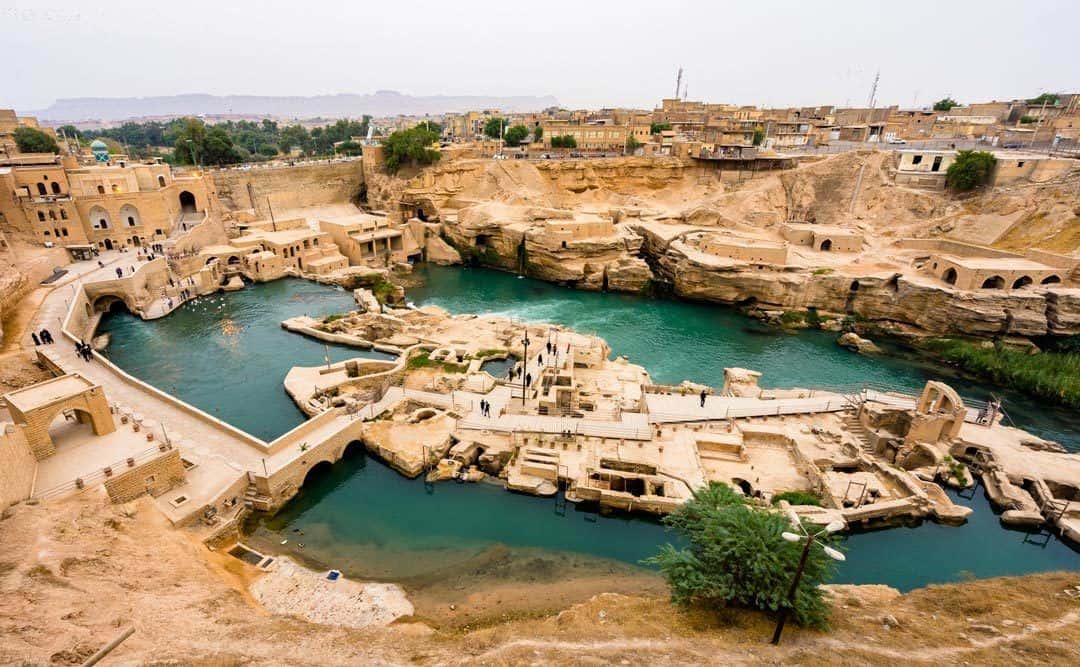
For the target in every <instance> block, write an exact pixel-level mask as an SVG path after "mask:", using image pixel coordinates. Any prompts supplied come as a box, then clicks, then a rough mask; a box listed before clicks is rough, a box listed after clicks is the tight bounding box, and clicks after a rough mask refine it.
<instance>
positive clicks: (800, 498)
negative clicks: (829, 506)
mask: <svg viewBox="0 0 1080 667" xmlns="http://www.w3.org/2000/svg"><path fill="white" fill-rule="evenodd" d="M781 500H786V501H788V502H789V503H791V504H792V505H814V506H815V507H821V498H818V497H817V496H816V495H814V494H813V493H809V492H807V491H783V492H781V493H778V494H776V495H775V496H773V498H772V504H773V505H779V504H780V501H781Z"/></svg>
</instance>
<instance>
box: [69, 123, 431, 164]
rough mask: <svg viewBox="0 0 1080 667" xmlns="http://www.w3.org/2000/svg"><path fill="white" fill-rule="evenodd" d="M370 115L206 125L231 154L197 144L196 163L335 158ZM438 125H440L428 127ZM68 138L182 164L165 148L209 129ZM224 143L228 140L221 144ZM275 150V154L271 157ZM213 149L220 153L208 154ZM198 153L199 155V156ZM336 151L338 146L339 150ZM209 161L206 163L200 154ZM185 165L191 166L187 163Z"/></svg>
mask: <svg viewBox="0 0 1080 667" xmlns="http://www.w3.org/2000/svg"><path fill="white" fill-rule="evenodd" d="M370 121H371V116H364V117H363V118H362V119H361V120H359V121H355V120H348V119H342V120H338V121H336V122H334V123H332V124H330V125H324V126H321V127H315V128H312V129H311V130H308V129H307V128H305V127H304V126H302V125H288V126H284V127H281V126H279V125H278V124H277V122H276V121H272V120H270V119H266V118H264V119H263V120H262V121H259V122H256V121H250V120H241V121H228V122H225V123H216V124H214V125H213V126H210V127H211V128H213V129H216V130H218V131H219V132H216V133H214V134H215V141H217V142H221V143H225V144H227V145H228V146H230V147H231V148H232V151H233V152H231V153H230V152H229V151H227V150H220V149H221V146H216V147H214V146H212V147H206V146H203V145H201V144H200V145H198V146H196V148H195V154H196V155H197V156H198V158H199V162H200V164H229V163H230V162H228V161H222V159H224V160H229V159H231V160H233V161H235V162H241V161H249V160H253V161H258V160H265V159H268V158H270V157H273V156H275V155H278V154H279V153H289V152H290V151H292V149H294V148H299V149H300V150H301V152H303V153H304V154H305V155H307V156H310V157H317V156H329V155H334V154H335V151H334V144H336V143H340V142H343V141H344V142H350V141H351V140H352V138H353V137H363V136H365V135H366V134H367V131H368V125H369V123H370ZM193 124H197V125H199V126H202V130H201V131H196V130H194V128H193ZM431 125H432V126H437V125H438V123H431ZM60 129H61V130H63V131H64V134H65V135H66V136H68V137H78V138H79V140H80V141H81V142H82V143H86V144H88V143H89V142H91V141H93V140H94V139H102V140H104V141H108V140H113V141H116V142H118V143H119V144H120V145H122V146H123V152H126V153H128V154H130V155H131V156H132V157H135V158H140V159H141V158H147V157H154V156H158V157H162V156H163V157H165V158H166V159H168V160H171V161H175V162H180V161H181V160H182V159H184V160H190V159H191V155H190V151H189V150H188V149H187V148H185V149H184V150H183V151H182V155H181V156H177V157H173V156H170V155H168V151H167V150H163V149H165V147H167V146H175V145H176V143H177V141H178V140H179V139H185V140H186V139H193V140H194V139H196V138H198V135H199V134H200V132H201V133H202V134H203V135H206V136H208V135H209V131H210V128H207V127H205V126H203V122H202V121H201V120H198V119H196V118H177V119H175V120H171V121H168V122H159V121H150V122H146V123H124V124H123V125H121V126H120V127H111V128H108V129H104V130H87V131H85V132H80V131H79V130H77V129H76V128H75V127H74V126H72V125H64V126H62V127H61V128H60ZM226 139H227V141H225V140H226ZM271 148H273V149H274V152H270V149H271ZM215 149H218V150H220V154H212V153H213V151H214V150H215ZM200 151H202V152H200ZM339 151H340V147H339ZM204 154H205V155H208V156H210V158H213V159H210V158H204V157H203V155H204ZM186 164H192V162H190V161H189V162H187V163H186Z"/></svg>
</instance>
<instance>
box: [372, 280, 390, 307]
mask: <svg viewBox="0 0 1080 667" xmlns="http://www.w3.org/2000/svg"><path fill="white" fill-rule="evenodd" d="M393 292H394V284H393V283H392V282H390V281H389V280H387V279H386V278H384V277H383V276H379V279H378V280H377V281H375V284H373V285H372V286H371V293H372V294H374V295H375V298H376V299H378V301H379V303H386V300H387V299H389V298H390V295H391V294H393Z"/></svg>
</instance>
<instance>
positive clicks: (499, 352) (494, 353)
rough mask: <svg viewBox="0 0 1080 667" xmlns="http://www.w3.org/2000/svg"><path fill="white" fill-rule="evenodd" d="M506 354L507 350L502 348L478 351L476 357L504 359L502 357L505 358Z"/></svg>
mask: <svg viewBox="0 0 1080 667" xmlns="http://www.w3.org/2000/svg"><path fill="white" fill-rule="evenodd" d="M506 354H507V351H506V350H503V349H500V348H493V349H490V350H478V351H477V352H476V355H475V356H476V357H477V358H478V359H479V358H483V357H502V356H505V355H506Z"/></svg>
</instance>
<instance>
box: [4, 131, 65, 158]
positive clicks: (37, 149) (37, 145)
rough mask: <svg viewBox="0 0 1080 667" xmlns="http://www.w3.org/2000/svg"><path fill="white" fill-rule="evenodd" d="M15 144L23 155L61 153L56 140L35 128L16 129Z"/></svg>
mask: <svg viewBox="0 0 1080 667" xmlns="http://www.w3.org/2000/svg"><path fill="white" fill-rule="evenodd" d="M14 134H15V144H16V145H17V146H18V147H19V152H21V153H59V152H60V147H59V146H57V145H56V140H55V139H53V138H52V137H50V136H49V135H48V134H46V133H44V132H42V131H41V130H39V129H36V128H33V127H17V128H15V132H14Z"/></svg>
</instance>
